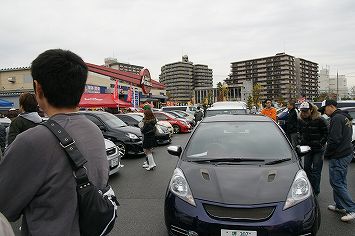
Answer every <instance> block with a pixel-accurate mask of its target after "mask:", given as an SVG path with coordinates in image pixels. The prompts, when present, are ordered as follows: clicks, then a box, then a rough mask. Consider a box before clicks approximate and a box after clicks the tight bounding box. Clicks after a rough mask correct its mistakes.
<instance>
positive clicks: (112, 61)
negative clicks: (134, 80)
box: [105, 57, 143, 75]
mask: <svg viewBox="0 0 355 236" xmlns="http://www.w3.org/2000/svg"><path fill="white" fill-rule="evenodd" d="M105 66H106V67H110V68H112V69H116V70H120V71H125V72H131V73H133V74H137V75H138V74H139V72H140V71H141V70H142V69H143V66H137V65H132V64H129V63H124V62H119V61H118V60H117V58H112V57H108V58H105Z"/></svg>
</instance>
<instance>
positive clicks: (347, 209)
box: [319, 100, 355, 222]
mask: <svg viewBox="0 0 355 236" xmlns="http://www.w3.org/2000/svg"><path fill="white" fill-rule="evenodd" d="M319 111H320V112H324V113H325V114H326V115H327V116H329V117H330V124H329V136H328V140H327V148H326V150H325V154H324V157H326V158H329V159H330V160H329V180H330V185H331V186H332V188H333V199H334V204H332V205H329V206H328V209H329V210H331V211H335V212H341V213H344V214H346V215H345V216H343V217H341V220H342V221H345V222H347V221H351V220H354V219H355V202H354V201H353V200H352V198H351V196H350V193H349V191H348V186H347V180H346V175H347V172H348V167H349V164H350V162H351V161H352V159H353V155H354V154H353V146H352V144H351V140H352V134H353V127H352V118H351V116H350V115H349V114H348V113H347V112H346V111H341V110H339V109H337V102H336V101H334V100H324V101H323V102H322V106H321V108H319Z"/></svg>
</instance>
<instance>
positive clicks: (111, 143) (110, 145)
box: [104, 139, 116, 150]
mask: <svg viewBox="0 0 355 236" xmlns="http://www.w3.org/2000/svg"><path fill="white" fill-rule="evenodd" d="M104 140H105V148H106V150H107V149H110V148H113V147H115V146H116V145H115V144H114V143H113V142H112V141H111V140H108V139H104Z"/></svg>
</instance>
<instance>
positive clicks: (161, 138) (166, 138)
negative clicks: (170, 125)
mask: <svg viewBox="0 0 355 236" xmlns="http://www.w3.org/2000/svg"><path fill="white" fill-rule="evenodd" d="M155 138H156V140H157V143H158V144H159V145H164V144H168V143H171V135H170V134H169V133H164V134H159V135H156V136H155Z"/></svg>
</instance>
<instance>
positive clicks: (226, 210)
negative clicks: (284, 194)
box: [203, 204, 275, 220]
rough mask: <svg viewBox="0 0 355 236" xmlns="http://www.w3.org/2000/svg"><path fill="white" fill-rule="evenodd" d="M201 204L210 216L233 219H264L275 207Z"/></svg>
mask: <svg viewBox="0 0 355 236" xmlns="http://www.w3.org/2000/svg"><path fill="white" fill-rule="evenodd" d="M203 206H204V208H205V210H206V212H207V213H208V214H209V215H210V216H211V217H214V218H220V219H233V220H265V219H267V218H269V217H270V216H271V215H272V213H273V212H274V209H275V207H257V208H234V207H222V206H216V205H210V204H203Z"/></svg>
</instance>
